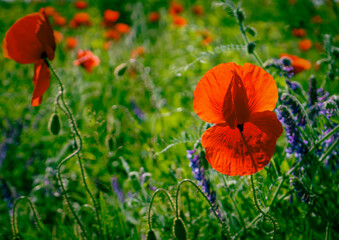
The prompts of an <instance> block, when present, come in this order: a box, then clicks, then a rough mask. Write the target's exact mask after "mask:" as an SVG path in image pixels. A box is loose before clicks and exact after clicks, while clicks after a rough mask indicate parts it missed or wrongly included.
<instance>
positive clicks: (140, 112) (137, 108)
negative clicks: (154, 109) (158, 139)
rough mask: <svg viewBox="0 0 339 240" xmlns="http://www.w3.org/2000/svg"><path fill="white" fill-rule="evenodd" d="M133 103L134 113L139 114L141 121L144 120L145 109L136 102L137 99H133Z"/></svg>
mask: <svg viewBox="0 0 339 240" xmlns="http://www.w3.org/2000/svg"><path fill="white" fill-rule="evenodd" d="M130 104H131V108H132V111H133V113H134V114H135V115H136V116H137V118H138V119H139V120H140V121H144V120H145V114H144V113H143V111H142V110H141V109H140V108H139V106H138V105H137V104H136V102H135V101H133V100H132V101H131V102H130Z"/></svg>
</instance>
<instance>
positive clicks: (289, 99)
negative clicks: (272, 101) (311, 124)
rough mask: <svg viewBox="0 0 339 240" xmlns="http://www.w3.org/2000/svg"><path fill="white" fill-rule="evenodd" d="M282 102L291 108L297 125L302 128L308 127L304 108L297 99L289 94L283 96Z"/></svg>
mask: <svg viewBox="0 0 339 240" xmlns="http://www.w3.org/2000/svg"><path fill="white" fill-rule="evenodd" d="M281 101H282V102H283V103H284V104H286V105H287V106H288V107H289V109H290V110H291V112H292V114H293V115H294V116H295V117H294V120H295V122H296V124H297V125H298V126H300V127H304V126H305V125H306V115H305V113H304V112H303V110H302V106H301V104H300V103H299V102H298V100H297V98H296V97H294V96H292V95H290V94H288V93H284V94H283V95H282V96H281Z"/></svg>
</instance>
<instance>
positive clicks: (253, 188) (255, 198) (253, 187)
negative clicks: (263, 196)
mask: <svg viewBox="0 0 339 240" xmlns="http://www.w3.org/2000/svg"><path fill="white" fill-rule="evenodd" d="M253 175H254V174H252V175H251V185H252V191H253V198H254V204H255V206H256V208H257V209H258V211H259V212H260V213H261V214H262V215H263V216H264V217H267V218H269V219H270V221H271V222H272V224H273V239H274V234H275V231H276V229H277V227H276V223H275V221H274V219H273V218H272V217H271V216H270V215H269V214H267V213H265V212H264V211H263V210H262V209H261V208H260V206H259V203H258V199H257V194H256V191H255V186H254V178H253Z"/></svg>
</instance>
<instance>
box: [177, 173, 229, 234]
mask: <svg viewBox="0 0 339 240" xmlns="http://www.w3.org/2000/svg"><path fill="white" fill-rule="evenodd" d="M186 182H187V183H191V184H192V185H193V186H194V187H195V188H196V189H197V190H198V192H199V193H201V195H202V196H203V197H204V198H205V199H206V201H207V202H208V204H209V205H210V208H211V209H212V211H213V213H214V215H215V216H216V218H217V219H218V221H219V223H220V224H221V225H222V227H223V231H224V233H225V234H226V236H227V238H230V237H229V236H230V234H229V232H228V231H227V226H226V224H225V223H224V221H223V220H222V219H221V218H220V217H219V216H218V214H217V212H216V211H215V208H214V206H213V204H212V203H211V202H210V200H208V198H207V196H206V195H205V194H204V193H203V191H202V190H201V189H200V187H199V186H198V185H197V184H196V183H194V182H193V181H192V180H190V179H184V180H182V181H181V182H179V185H178V187H177V192H176V195H175V201H176V203H175V208H176V217H177V218H179V192H180V188H181V185H182V184H184V183H186Z"/></svg>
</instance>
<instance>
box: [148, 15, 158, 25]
mask: <svg viewBox="0 0 339 240" xmlns="http://www.w3.org/2000/svg"><path fill="white" fill-rule="evenodd" d="M159 19H160V14H159V13H158V12H151V13H150V14H149V15H148V21H150V22H152V23H154V22H158V21H159Z"/></svg>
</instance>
